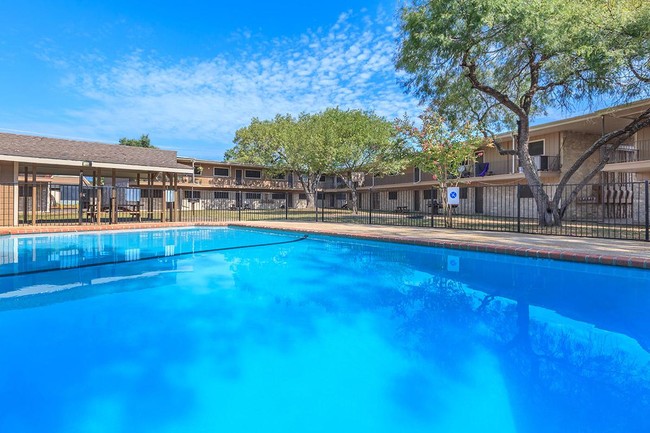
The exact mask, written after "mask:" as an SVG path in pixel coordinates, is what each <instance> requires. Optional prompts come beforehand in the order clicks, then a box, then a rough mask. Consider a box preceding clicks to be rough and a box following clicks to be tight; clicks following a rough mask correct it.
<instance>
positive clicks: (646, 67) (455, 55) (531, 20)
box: [397, 0, 650, 225]
mask: <svg viewBox="0 0 650 433" xmlns="http://www.w3.org/2000/svg"><path fill="white" fill-rule="evenodd" d="M401 18H402V22H401V31H402V35H401V41H400V47H399V52H398V55H397V68H398V69H401V70H403V71H405V72H406V73H407V75H408V78H407V80H406V81H405V85H406V86H407V88H408V89H410V90H411V91H413V92H415V93H416V94H417V95H419V96H420V98H421V99H422V100H427V101H429V102H430V104H431V105H432V106H433V107H435V109H436V110H437V111H438V112H440V113H441V114H442V115H443V116H444V117H445V118H446V119H448V120H449V121H451V122H452V123H458V122H460V121H462V120H464V119H474V120H475V121H476V122H478V124H479V125H480V126H481V128H482V131H483V133H484V134H486V135H491V134H494V133H495V132H497V131H503V130H506V129H511V130H514V124H515V123H514V121H515V120H517V121H518V122H519V126H520V127H519V130H518V135H517V142H516V148H515V149H514V150H507V149H502V148H501V147H500V146H499V143H498V142H495V145H497V148H498V149H499V152H500V153H501V154H512V155H517V157H518V159H519V164H520V166H521V167H522V169H523V171H524V174H525V176H526V180H527V182H528V184H529V185H530V186H531V187H532V189H533V195H534V196H535V200H536V202H537V209H538V212H539V217H540V224H542V225H559V224H561V218H562V215H563V213H564V211H565V210H566V208H567V207H568V206H569V205H570V204H571V202H572V200H574V199H575V197H576V196H577V194H578V191H579V190H580V188H583V187H584V185H586V184H587V183H588V182H589V181H590V180H591V179H593V177H594V176H595V175H596V174H597V173H598V172H599V171H600V170H602V168H603V167H604V165H605V164H606V163H607V157H606V158H603V159H601V162H600V163H599V164H597V165H596V166H595V167H594V168H593V169H591V170H587V171H586V174H584V175H582V178H581V179H578V180H577V181H574V183H576V184H577V187H575V188H574V189H573V191H572V192H571V194H570V195H569V197H564V198H562V197H563V192H564V188H565V186H566V185H568V182H569V180H570V179H571V178H572V176H574V175H576V174H577V173H578V172H579V170H578V169H579V168H580V166H581V164H583V163H584V161H586V160H587V159H588V158H589V157H590V156H592V155H594V154H595V153H596V152H598V151H600V150H601V149H602V148H603V146H605V145H608V151H607V154H608V155H611V153H612V152H613V151H614V150H615V149H616V148H617V146H619V145H620V144H621V143H623V142H624V141H625V140H627V139H629V138H630V137H632V136H633V135H634V134H635V133H636V132H637V131H638V130H639V129H641V128H643V127H645V126H648V125H650V110H649V111H646V112H644V113H642V114H640V115H638V116H637V117H635V118H633V119H630V122H629V123H628V124H627V125H625V126H624V127H622V128H621V129H619V130H616V131H613V132H610V133H608V134H605V135H604V136H603V137H601V138H599V139H598V140H596V141H595V142H594V143H593V145H591V146H589V147H588V148H587V150H585V152H584V153H583V155H581V156H579V157H578V158H577V159H576V162H575V163H574V164H573V165H571V166H570V167H567V168H566V170H565V169H564V168H563V175H562V178H561V180H560V183H559V186H558V188H556V189H555V192H554V194H553V197H552V199H551V198H550V197H549V196H548V195H547V193H546V191H545V190H544V189H543V188H541V186H542V180H541V178H540V177H539V174H538V172H537V170H536V167H535V165H534V164H533V161H532V158H531V157H530V153H529V151H528V139H529V132H530V120H531V118H532V117H534V116H535V115H537V114H539V113H543V112H545V111H546V110H547V109H549V108H554V107H555V108H556V107H560V108H566V107H569V106H570V105H571V104H573V103H575V102H577V101H593V100H595V99H597V98H600V97H603V96H609V97H614V98H615V99H618V100H620V101H621V102H622V101H625V100H630V99H632V98H636V97H639V96H646V95H648V93H649V90H650V42H649V41H650V19H649V18H650V2H648V1H647V0H607V1H605V0H572V1H566V0H422V1H420V0H416V1H414V2H413V3H412V4H411V5H410V6H408V7H405V8H403V10H402V15H401Z"/></svg>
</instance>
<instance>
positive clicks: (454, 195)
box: [449, 191, 458, 198]
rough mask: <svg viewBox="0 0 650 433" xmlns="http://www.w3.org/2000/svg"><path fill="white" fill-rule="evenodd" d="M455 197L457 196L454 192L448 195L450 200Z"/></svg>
mask: <svg viewBox="0 0 650 433" xmlns="http://www.w3.org/2000/svg"><path fill="white" fill-rule="evenodd" d="M457 195H458V194H456V191H452V192H450V193H449V197H451V198H456V196H457Z"/></svg>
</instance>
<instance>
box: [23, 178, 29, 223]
mask: <svg viewBox="0 0 650 433" xmlns="http://www.w3.org/2000/svg"><path fill="white" fill-rule="evenodd" d="M28 183H29V167H28V166H27V165H25V182H24V184H23V223H24V224H27V205H28V201H27V191H28V189H27V188H28V185H27V184H28Z"/></svg>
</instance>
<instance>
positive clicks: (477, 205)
mask: <svg viewBox="0 0 650 433" xmlns="http://www.w3.org/2000/svg"><path fill="white" fill-rule="evenodd" d="M474 213H483V187H476V188H474Z"/></svg>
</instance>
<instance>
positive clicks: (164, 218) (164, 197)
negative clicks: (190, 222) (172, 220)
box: [160, 173, 167, 222]
mask: <svg viewBox="0 0 650 433" xmlns="http://www.w3.org/2000/svg"><path fill="white" fill-rule="evenodd" d="M166 213H167V174H165V173H162V212H161V218H160V221H161V222H165V221H167V215H166Z"/></svg>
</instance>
